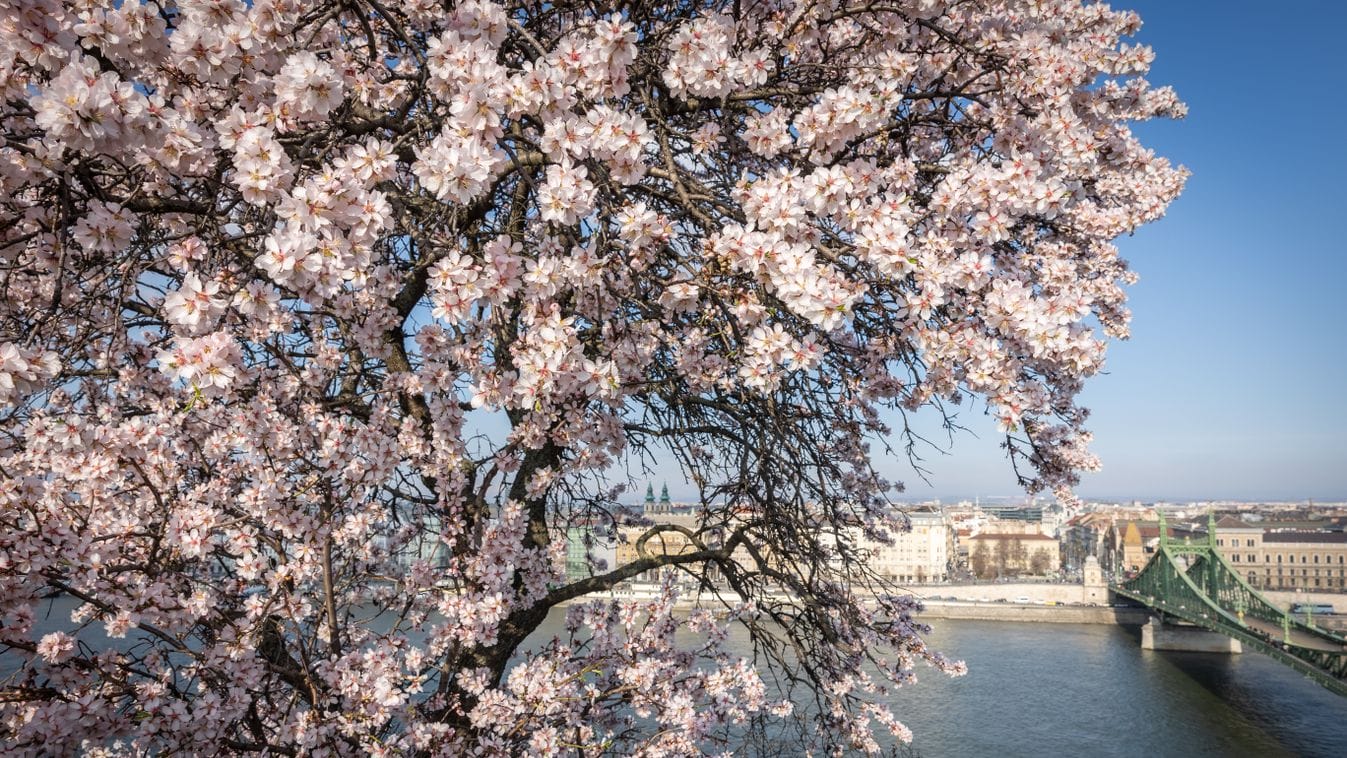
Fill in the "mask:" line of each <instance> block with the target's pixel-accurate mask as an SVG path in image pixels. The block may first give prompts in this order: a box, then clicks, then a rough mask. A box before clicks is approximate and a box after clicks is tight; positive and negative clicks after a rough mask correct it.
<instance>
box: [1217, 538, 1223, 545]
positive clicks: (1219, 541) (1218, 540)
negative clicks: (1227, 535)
mask: <svg viewBox="0 0 1347 758" xmlns="http://www.w3.org/2000/svg"><path fill="white" fill-rule="evenodd" d="M1216 544H1217V545H1219V546H1221V547H1225V540H1223V539H1219V538H1218V539H1217V540H1216Z"/></svg>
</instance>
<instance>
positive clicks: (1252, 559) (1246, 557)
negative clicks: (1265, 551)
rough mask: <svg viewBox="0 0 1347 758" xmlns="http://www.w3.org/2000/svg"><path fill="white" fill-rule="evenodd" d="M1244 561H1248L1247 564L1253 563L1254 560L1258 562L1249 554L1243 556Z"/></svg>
mask: <svg viewBox="0 0 1347 758" xmlns="http://www.w3.org/2000/svg"><path fill="white" fill-rule="evenodd" d="M1244 560H1246V561H1248V562H1249V563H1253V562H1254V561H1256V560H1258V559H1257V558H1256V557H1254V554H1253V553H1249V554H1248V555H1246V556H1244Z"/></svg>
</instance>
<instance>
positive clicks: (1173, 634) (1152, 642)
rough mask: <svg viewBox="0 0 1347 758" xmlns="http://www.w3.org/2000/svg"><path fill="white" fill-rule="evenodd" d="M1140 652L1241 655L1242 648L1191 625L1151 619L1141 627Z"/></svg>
mask: <svg viewBox="0 0 1347 758" xmlns="http://www.w3.org/2000/svg"><path fill="white" fill-rule="evenodd" d="M1141 649H1142V650H1178V651H1181V652H1187V653H1230V654H1235V653H1242V652H1244V646H1243V645H1241V644H1240V643H1239V640H1237V639H1233V638H1230V637H1227V636H1225V635H1224V634H1221V633H1220V632H1210V631H1207V630H1206V629H1203V628H1202V627H1200V626H1192V625H1191V624H1183V623H1174V622H1162V621H1160V619H1158V618H1155V617H1151V620H1150V623H1148V624H1146V625H1145V626H1143V627H1141Z"/></svg>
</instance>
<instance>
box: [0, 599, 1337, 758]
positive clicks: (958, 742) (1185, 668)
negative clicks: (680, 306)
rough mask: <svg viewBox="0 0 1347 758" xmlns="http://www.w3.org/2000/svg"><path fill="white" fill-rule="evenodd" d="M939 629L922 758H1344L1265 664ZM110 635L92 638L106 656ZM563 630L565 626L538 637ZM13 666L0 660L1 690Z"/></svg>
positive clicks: (1325, 711) (920, 728)
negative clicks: (955, 668) (956, 667)
mask: <svg viewBox="0 0 1347 758" xmlns="http://www.w3.org/2000/svg"><path fill="white" fill-rule="evenodd" d="M71 607H73V603H71V602H70V601H69V599H65V598H63V599H61V600H58V601H55V602H54V603H51V604H50V606H49V610H50V611H51V613H50V614H49V615H46V614H44V616H45V617H40V618H39V621H38V627H39V628H38V630H37V631H38V633H39V634H41V633H45V632H46V631H52V630H54V629H68V628H69V626H70V625H69V621H68V620H69V611H70V608H71ZM44 610H47V609H44ZM931 624H932V626H933V627H934V631H933V633H932V634H931V635H930V637H929V640H930V642H931V643H932V646H933V647H934V648H935V649H937V650H940V651H942V652H944V653H946V654H947V655H949V656H950V657H952V658H959V659H962V660H964V661H966V662H967V663H968V669H969V673H968V675H967V676H964V677H960V678H957V679H951V678H948V677H946V676H945V675H943V674H941V673H939V672H937V671H935V670H932V669H927V670H925V671H918V676H919V679H920V681H919V682H918V683H917V684H915V685H913V686H911V687H906V688H903V689H901V690H899V691H898V692H897V694H896V695H895V696H894V701H893V705H894V712H895V713H896V714H897V715H898V717H899V719H900V720H902V721H903V722H904V723H905V724H907V726H908V727H910V728H911V729H912V731H913V732H914V733H915V734H916V738H915V740H914V742H913V748H914V749H915V752H916V754H917V755H918V756H920V758H960V757H963V756H995V757H996V758H1015V757H1017V756H1026V757H1030V756H1032V757H1033V758H1039V757H1043V756H1047V757H1055V756H1072V757H1073V758H1074V757H1075V756H1082V757H1084V756H1088V757H1089V758H1106V757H1108V756H1118V757H1119V758H1123V757H1124V756H1125V757H1126V758H1136V756H1182V757H1183V758H1188V757H1189V756H1221V757H1222V758H1225V757H1227V756H1229V757H1237V756H1250V757H1251V758H1268V757H1270V756H1324V757H1325V758H1328V757H1332V758H1343V756H1347V698H1343V697H1339V696H1337V695H1334V694H1332V693H1331V692H1329V691H1328V690H1325V689H1323V688H1322V687H1320V686H1319V685H1317V684H1315V683H1314V682H1312V681H1310V680H1308V679H1305V678H1304V677H1302V676H1301V675H1299V674H1297V673H1295V672H1294V671H1292V670H1291V669H1290V668H1287V667H1285V666H1283V665H1281V664H1279V663H1277V662H1275V661H1273V660H1271V659H1270V658H1266V657H1264V656H1261V655H1258V654H1257V653H1244V654H1242V655H1214V654H1205V653H1173V652H1158V651H1152V650H1142V649H1141V647H1140V642H1139V639H1140V630H1139V627H1123V626H1113V625H1086V624H1034V623H1011V622H1001V621H960V620H934V621H932V622H931ZM99 626H101V625H95V627H94V629H90V630H86V632H85V634H84V635H81V636H82V637H83V638H84V639H85V641H86V642H88V643H90V644H91V645H93V646H95V647H97V646H98V645H99V644H100V643H103V644H106V642H107V641H106V640H103V639H100V638H101V635H100V634H98V631H95V630H96V629H98V628H99ZM560 627H561V616H560V614H559V613H554V614H553V616H552V617H550V618H549V619H548V620H547V622H546V623H545V624H544V625H543V627H542V628H540V629H539V630H538V632H537V633H536V634H537V637H545V636H551V635H552V634H554V633H556V632H559V631H560ZM100 631H101V630H100ZM537 637H535V639H536V638H537ZM732 639H733V637H732ZM127 641H128V640H117V641H116V642H119V643H123V644H125V643H126V642H127ZM745 652H746V651H745ZM6 658H8V659H9V660H5V659H6ZM15 663H16V661H14V659H13V656H5V655H0V680H2V679H3V678H4V676H5V675H6V674H8V673H10V672H12V671H13V667H14V664H15ZM0 752H2V751H0Z"/></svg>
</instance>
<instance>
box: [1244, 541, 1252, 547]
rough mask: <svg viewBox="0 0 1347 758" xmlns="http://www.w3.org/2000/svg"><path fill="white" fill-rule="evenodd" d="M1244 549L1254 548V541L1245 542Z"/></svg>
mask: <svg viewBox="0 0 1347 758" xmlns="http://www.w3.org/2000/svg"><path fill="white" fill-rule="evenodd" d="M1244 547H1253V540H1244Z"/></svg>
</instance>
